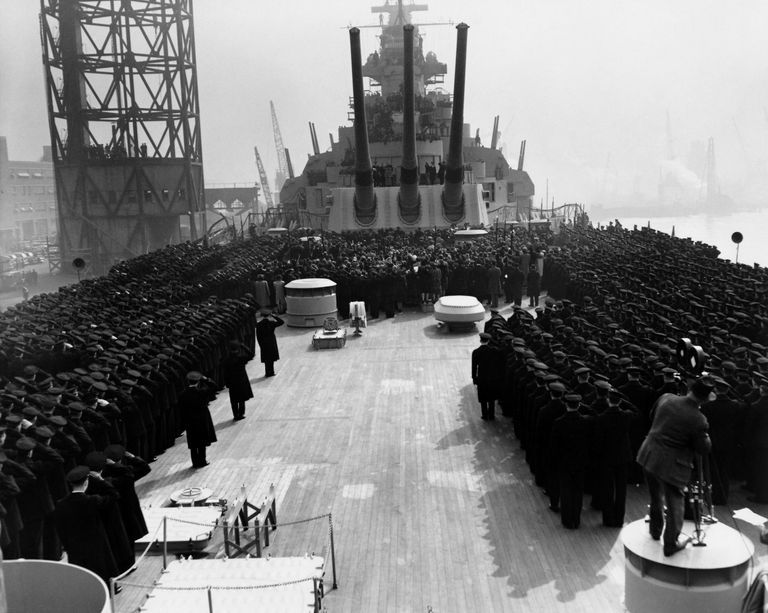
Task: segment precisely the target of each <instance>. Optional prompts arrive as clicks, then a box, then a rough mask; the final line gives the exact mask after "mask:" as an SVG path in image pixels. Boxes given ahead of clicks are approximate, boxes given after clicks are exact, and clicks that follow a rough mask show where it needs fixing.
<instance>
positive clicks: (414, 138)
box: [280, 0, 534, 231]
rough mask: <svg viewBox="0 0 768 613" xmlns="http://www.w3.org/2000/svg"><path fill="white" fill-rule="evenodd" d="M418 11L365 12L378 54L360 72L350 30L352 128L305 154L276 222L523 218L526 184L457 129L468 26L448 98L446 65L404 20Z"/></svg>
mask: <svg viewBox="0 0 768 613" xmlns="http://www.w3.org/2000/svg"><path fill="white" fill-rule="evenodd" d="M426 9H427V6H426V5H425V4H413V3H405V2H403V0H398V1H397V2H389V1H388V2H386V3H385V4H384V5H381V6H374V7H372V9H371V10H372V12H373V13H377V14H379V16H380V27H381V34H380V35H379V39H380V46H379V48H378V49H377V50H375V51H373V52H372V53H370V54H368V55H367V57H366V60H365V62H362V61H359V60H357V61H359V65H356V60H355V57H356V53H357V54H358V55H359V53H360V52H359V50H358V51H357V52H356V50H355V45H356V44H357V45H359V32H357V31H356V29H355V28H353V29H352V30H351V31H350V41H351V56H352V59H353V61H352V74H353V90H354V92H355V93H354V95H353V97H352V98H351V99H350V101H349V106H350V111H349V113H348V120H350V121H351V122H352V123H353V125H351V126H342V127H339V129H338V138H337V139H336V140H335V141H332V145H331V148H330V149H329V150H327V151H325V152H320V153H316V154H314V155H312V156H310V157H309V159H308V161H307V164H306V166H305V168H304V170H303V172H302V173H301V175H299V176H297V177H296V178H294V179H292V180H288V181H286V183H285V185H284V186H283V189H282V190H281V192H280V203H281V206H282V209H283V212H284V213H285V215H284V219H286V220H293V221H294V223H296V224H298V225H301V226H308V227H314V228H324V229H329V230H335V231H340V230H351V229H362V228H387V227H400V228H403V229H408V228H413V229H415V228H418V227H433V226H438V227H446V226H451V225H455V226H463V225H467V224H469V225H472V226H479V225H488V223H489V218H490V219H491V220H493V219H494V218H501V219H504V220H508V221H514V220H515V219H527V218H528V217H529V215H530V209H531V204H532V200H533V194H534V185H533V182H532V181H531V179H530V177H529V176H528V174H527V173H526V172H525V171H524V170H523V169H522V168H521V167H518V169H513V168H511V167H510V166H509V164H508V163H507V161H506V159H505V158H504V156H503V154H502V152H501V150H499V149H497V148H496V147H495V146H493V147H486V146H483V145H482V143H481V142H480V139H479V137H472V136H471V135H470V126H469V125H468V124H465V123H463V99H464V96H465V92H464V63H465V60H466V40H467V29H468V27H467V26H466V25H464V24H460V25H459V26H457V37H458V38H457V56H456V64H457V65H456V73H455V79H454V91H453V94H451V93H449V92H447V91H446V90H445V89H443V87H442V85H443V84H444V82H445V75H446V74H447V72H448V67H447V65H446V64H445V63H443V62H441V61H440V60H439V59H438V58H437V56H436V54H435V53H433V52H426V53H425V51H424V46H423V43H424V41H423V37H422V35H421V33H420V32H419V26H418V25H417V24H413V23H412V21H411V16H412V13H413V12H415V11H424V10H426ZM462 37H463V42H462ZM408 75H411V76H410V78H409V77H408ZM363 78H366V79H367V80H368V83H367V88H365V89H364V88H363V85H362V84H363ZM410 84H412V85H410ZM409 85H410V86H409ZM470 94H471V93H470ZM356 102H357V104H356ZM363 128H364V129H363ZM452 133H454V136H453V139H452V138H451V134H452ZM363 139H364V142H363ZM494 140H495V139H494ZM452 142H453V143H454V150H453V156H451V143H452ZM362 158H366V159H362ZM452 166H453V167H454V168H453V169H452V168H451V167H452ZM368 181H370V185H365V184H366V183H367V182H368ZM361 190H364V191H366V193H369V195H368V196H366V195H363V194H362V192H361Z"/></svg>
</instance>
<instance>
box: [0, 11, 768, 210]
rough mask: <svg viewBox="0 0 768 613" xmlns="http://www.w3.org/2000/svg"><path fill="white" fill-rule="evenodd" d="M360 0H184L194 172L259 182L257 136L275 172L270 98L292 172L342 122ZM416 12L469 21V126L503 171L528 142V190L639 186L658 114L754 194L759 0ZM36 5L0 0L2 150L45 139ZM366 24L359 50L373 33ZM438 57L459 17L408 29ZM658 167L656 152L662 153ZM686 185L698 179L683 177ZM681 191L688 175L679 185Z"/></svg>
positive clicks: (766, 18)
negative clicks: (192, 60) (417, 31)
mask: <svg viewBox="0 0 768 613" xmlns="http://www.w3.org/2000/svg"><path fill="white" fill-rule="evenodd" d="M371 4H373V3H372V2H369V1H367V0H322V1H320V0H314V1H309V0H288V1H284V2H267V1H265V0H196V1H195V22H196V23H195V36H196V41H197V62H198V81H199V90H200V105H201V115H202V119H201V123H202V134H203V159H204V167H205V178H206V183H209V184H212V183H225V182H248V183H252V182H254V181H256V180H257V177H258V175H257V172H256V166H255V162H254V156H253V146H254V145H258V147H259V150H260V152H261V154H262V156H263V158H264V161H265V164H266V166H267V172H268V174H269V178H270V181H271V180H272V179H273V177H274V172H275V170H276V167H277V162H276V160H277V156H276V153H275V145H274V141H273V137H272V124H271V118H270V111H269V101H270V100H273V101H274V103H275V106H276V110H277V115H278V119H279V121H280V127H281V130H282V136H283V141H284V143H285V146H286V147H288V148H289V149H290V152H291V157H292V160H293V164H294V169H295V170H296V171H297V172H299V171H300V170H301V168H303V166H304V161H305V160H306V155H307V153H308V152H309V151H310V150H311V141H310V136H309V130H308V128H307V122H309V121H312V122H314V123H315V124H316V127H317V133H318V138H319V141H320V145H321V148H323V149H324V148H325V147H327V146H328V144H329V139H328V133H329V132H333V133H334V137H335V135H336V130H337V127H338V126H340V125H348V123H347V119H346V118H347V103H348V99H349V97H350V96H351V94H352V85H351V76H350V61H349V36H348V32H347V29H346V28H347V27H348V26H350V25H373V24H376V23H378V18H377V16H376V15H374V14H372V13H371V12H370V6H371ZM428 4H429V9H430V10H429V11H428V12H426V13H415V14H414V21H415V22H416V23H418V22H448V21H452V22H453V23H454V24H456V23H459V22H461V21H464V22H466V23H467V24H469V26H470V29H469V38H468V60H467V81H466V83H467V91H466V107H465V117H464V119H465V122H467V123H470V124H471V125H472V133H473V134H474V131H475V129H476V128H479V129H480V135H481V138H482V139H483V141H484V142H485V143H486V144H489V143H490V137H491V130H492V125H493V117H494V115H497V114H498V115H500V122H499V125H500V129H501V131H502V135H501V138H500V143H501V144H502V145H503V146H504V151H505V153H506V156H507V159H508V160H509V161H510V162H511V163H512V165H513V166H514V165H515V164H516V160H517V153H518V149H519V146H520V140H521V139H523V138H525V139H527V141H528V142H527V153H526V170H528V171H529V173H530V174H531V177H532V179H533V180H534V182H535V184H536V189H537V203H538V201H539V199H540V198H541V197H543V196H544V193H545V184H546V181H547V179H548V180H549V193H550V197H551V196H554V197H555V199H556V200H557V202H558V203H561V202H574V201H580V202H584V203H587V204H591V203H595V202H603V203H608V204H610V202H611V201H626V200H628V199H629V198H631V197H632V196H633V194H638V195H639V196H645V197H647V198H653V197H654V196H655V194H656V192H657V187H658V182H659V173H660V171H661V168H662V165H663V162H664V160H665V159H666V158H667V157H668V155H667V151H668V149H669V148H668V145H667V127H666V124H667V119H666V118H667V114H669V117H670V125H671V135H672V142H673V149H674V152H675V154H676V155H677V156H678V157H679V158H680V159H681V164H682V163H683V162H685V159H686V158H687V156H688V154H689V151H690V148H691V143H694V142H699V143H704V145H703V146H704V147H705V146H706V141H707V139H708V138H709V137H710V136H711V137H714V139H715V148H716V157H717V174H718V179H719V182H720V185H721V189H722V190H723V191H724V192H726V193H728V194H729V195H731V196H732V197H734V198H735V199H737V200H743V199H747V200H750V201H752V202H755V203H763V202H765V200H766V197H767V196H768V180H766V176H768V53H766V31H768V2H765V1H764V0H738V1H737V2H727V1H726V0H643V1H639V0H588V1H587V0H582V1H575V0H538V1H531V0H529V1H527V2H522V1H520V0H473V1H472V2H469V1H467V0H461V1H459V0H431V1H429V2H428ZM38 11H39V3H38V2H36V1H35V0H0V134H2V135H5V136H7V137H8V145H9V149H10V155H11V157H12V158H13V159H36V158H38V157H39V156H40V153H41V148H42V146H43V145H44V144H48V143H49V142H50V137H49V134H48V124H47V118H46V108H45V96H44V89H43V76H42V64H41V48H40V38H39V34H38V18H37V13H38ZM377 33H378V30H377V29H376V28H369V29H364V30H363V38H362V45H363V57H364V58H365V57H366V56H367V55H368V53H370V52H372V51H373V50H374V49H375V48H376V47H377V45H378V41H377V38H376V34H377ZM422 34H423V35H424V48H425V51H429V50H432V51H434V52H435V53H436V54H437V56H438V58H439V59H440V60H441V61H443V62H446V63H447V64H448V68H449V75H448V77H447V79H446V84H445V87H446V88H447V89H448V90H449V91H452V87H453V69H454V59H455V39H456V32H455V28H454V27H453V26H451V25H442V26H430V27H425V28H423V29H422ZM665 168H666V170H665V172H666V171H668V170H669V165H668V164H667V166H665ZM694 183H695V181H694ZM692 190H694V191H695V185H694V186H692Z"/></svg>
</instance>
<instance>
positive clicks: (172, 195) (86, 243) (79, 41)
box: [40, 0, 205, 273]
mask: <svg viewBox="0 0 768 613" xmlns="http://www.w3.org/2000/svg"><path fill="white" fill-rule="evenodd" d="M40 7H41V13H40V34H41V42H42V46H43V64H44V71H45V80H46V93H47V98H48V121H49V126H50V133H51V141H52V145H53V161H54V173H55V178H56V194H57V200H58V208H59V241H60V248H61V252H62V261H63V262H71V261H72V259H73V258H75V257H82V258H83V259H85V260H86V263H87V264H89V265H90V266H91V267H92V269H93V271H94V272H95V273H104V272H106V271H107V270H108V269H109V267H110V266H111V265H112V264H113V263H115V262H116V261H119V260H121V259H124V258H127V257H132V256H135V255H139V254H142V253H147V252H149V251H152V250H154V249H158V248H161V247H164V246H166V245H167V244H169V243H177V242H179V241H181V240H184V239H186V238H188V236H187V231H186V228H183V229H182V222H183V225H184V226H186V224H187V223H188V224H189V238H192V239H195V238H197V236H198V234H199V233H200V232H201V231H202V232H204V231H205V204H204V199H203V160H202V146H201V140H200V107H199V103H198V91H197V69H196V61H195V60H196V58H195V38H194V27H193V25H194V24H193V14H192V0H121V1H119V2H104V1H100V0H40Z"/></svg>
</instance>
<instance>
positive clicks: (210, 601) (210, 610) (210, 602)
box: [205, 585, 213, 613]
mask: <svg viewBox="0 0 768 613" xmlns="http://www.w3.org/2000/svg"><path fill="white" fill-rule="evenodd" d="M205 591H206V592H207V594H208V613H213V594H211V586H210V585H209V586H208V587H207V588H205Z"/></svg>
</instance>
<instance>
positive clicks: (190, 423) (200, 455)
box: [179, 371, 216, 468]
mask: <svg viewBox="0 0 768 613" xmlns="http://www.w3.org/2000/svg"><path fill="white" fill-rule="evenodd" d="M215 397H216V389H215V386H214V385H213V382H212V381H211V380H210V379H207V378H206V377H204V376H203V375H202V374H201V373H199V372H197V371H191V372H189V373H188V374H187V387H186V388H185V389H184V391H183V392H181V394H180V395H179V409H180V411H181V419H182V423H183V425H184V429H185V430H186V431H187V447H189V454H190V457H191V459H192V468H202V467H203V466H208V462H207V461H206V459H205V448H206V447H208V446H209V445H210V444H211V443H215V442H216V430H215V428H214V427H213V420H212V419H211V413H210V411H209V410H208V403H209V402H210V401H211V400H213V399H214V398H215Z"/></svg>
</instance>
